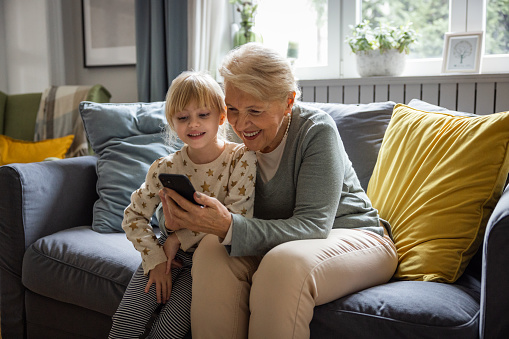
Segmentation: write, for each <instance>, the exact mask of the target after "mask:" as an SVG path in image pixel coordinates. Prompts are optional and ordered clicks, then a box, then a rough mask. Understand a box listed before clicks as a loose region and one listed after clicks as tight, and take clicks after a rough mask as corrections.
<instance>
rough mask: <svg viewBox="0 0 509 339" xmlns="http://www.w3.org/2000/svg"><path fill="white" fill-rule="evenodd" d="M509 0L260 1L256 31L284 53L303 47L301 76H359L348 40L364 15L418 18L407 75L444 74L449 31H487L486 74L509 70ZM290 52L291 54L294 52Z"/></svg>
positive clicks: (376, 19)
mask: <svg viewBox="0 0 509 339" xmlns="http://www.w3.org/2000/svg"><path fill="white" fill-rule="evenodd" d="M508 1H509V0H421V1H415V0H257V1H256V2H257V3H258V6H259V7H258V12H257V15H256V23H255V27H256V30H257V31H258V32H259V33H261V34H262V36H263V39H264V43H265V44H267V45H269V46H271V47H273V48H276V49H277V50H279V51H280V53H281V54H283V55H288V47H289V46H290V49H291V48H293V47H296V46H298V58H297V59H295V60H294V61H295V63H294V66H295V69H296V74H297V77H298V78H299V79H302V80H306V79H330V78H341V77H344V78H351V77H358V74H357V71H356V69H355V55H354V54H353V53H351V51H350V48H349V47H348V45H347V44H346V43H345V38H346V37H347V36H348V35H349V33H350V28H349V26H350V25H355V24H356V23H358V22H360V21H361V20H362V18H368V19H369V20H370V21H371V22H374V23H377V22H381V21H386V22H389V21H390V22H392V23H393V24H396V25H400V24H404V23H406V22H407V21H412V22H413V24H414V28H416V29H417V31H418V32H419V33H420V34H421V37H420V39H419V41H420V43H419V44H418V45H416V46H414V47H413V48H412V50H411V53H410V55H409V57H408V59H407V65H406V68H405V72H404V73H403V75H404V76H419V75H424V76H425V75H438V74H440V72H441V67H442V53H443V45H444V33H446V32H473V31H484V32H485V34H484V40H485V55H484V57H483V63H482V67H481V72H482V73H500V72H507V71H509V21H508V20H507V17H508V16H509V6H507V4H508ZM292 55H293V54H292V51H290V56H292Z"/></svg>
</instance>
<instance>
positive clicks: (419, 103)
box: [408, 99, 476, 117]
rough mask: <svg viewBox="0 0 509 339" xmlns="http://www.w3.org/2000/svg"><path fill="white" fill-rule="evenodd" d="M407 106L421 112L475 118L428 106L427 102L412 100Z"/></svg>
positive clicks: (470, 114) (431, 105) (467, 114)
mask: <svg viewBox="0 0 509 339" xmlns="http://www.w3.org/2000/svg"><path fill="white" fill-rule="evenodd" d="M408 106H410V107H413V108H417V109H420V110H421V111H427V112H438V113H449V114H453V115H461V116H467V117H472V116H473V117H475V116H476V115H475V114H473V113H467V112H459V111H453V110H450V109H448V108H445V107H442V106H437V105H433V104H430V103H429V102H426V101H422V100H419V99H412V100H410V102H409V103H408Z"/></svg>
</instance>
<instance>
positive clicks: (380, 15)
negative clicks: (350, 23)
mask: <svg viewBox="0 0 509 339" xmlns="http://www.w3.org/2000/svg"><path fill="white" fill-rule="evenodd" d="M361 7H362V8H361V12H362V19H367V20H369V21H370V22H371V23H372V24H373V25H374V26H378V25H380V24H382V23H385V24H392V25H394V26H403V25H406V24H407V23H408V22H411V23H412V27H413V28H414V29H415V30H416V31H417V32H419V35H420V36H419V40H418V43H417V44H414V45H412V46H411V48H410V50H411V53H410V54H409V58H415V59H419V58H439V57H442V50H443V47H444V32H447V31H448V27H449V0H421V1H415V0H363V1H362V4H361Z"/></svg>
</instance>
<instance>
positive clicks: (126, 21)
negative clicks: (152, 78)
mask: <svg viewBox="0 0 509 339" xmlns="http://www.w3.org/2000/svg"><path fill="white" fill-rule="evenodd" d="M81 5H82V13H83V60H84V66H85V67H103V66H125V65H135V64H136V32H135V21H134V13H135V12H134V0H108V1H104V0H82V1H81Z"/></svg>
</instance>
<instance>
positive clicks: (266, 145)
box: [225, 84, 294, 153]
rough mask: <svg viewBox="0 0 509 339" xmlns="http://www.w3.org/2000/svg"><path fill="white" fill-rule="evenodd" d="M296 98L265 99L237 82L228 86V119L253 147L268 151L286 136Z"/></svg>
mask: <svg viewBox="0 0 509 339" xmlns="http://www.w3.org/2000/svg"><path fill="white" fill-rule="evenodd" d="M293 101H294V100H293V98H290V97H289V98H288V100H287V101H286V102H281V101H268V102H266V101H261V100H258V99H256V98H255V97H253V96H252V95H250V94H248V93H246V92H243V91H241V90H239V89H237V88H235V87H233V86H229V85H228V84H226V86H225V102H226V108H227V111H228V121H229V122H230V124H231V125H232V127H233V130H234V131H235V133H236V134H237V135H238V136H239V137H240V138H241V139H242V141H243V142H244V144H245V145H246V146H247V147H248V148H249V149H250V150H252V151H261V152H264V153H268V152H271V151H273V150H274V149H276V147H277V146H278V145H279V143H280V142H281V140H282V139H283V136H284V133H285V130H286V124H287V119H284V117H285V115H286V114H288V113H290V112H291V111H292V106H293ZM283 122H284V123H283Z"/></svg>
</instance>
